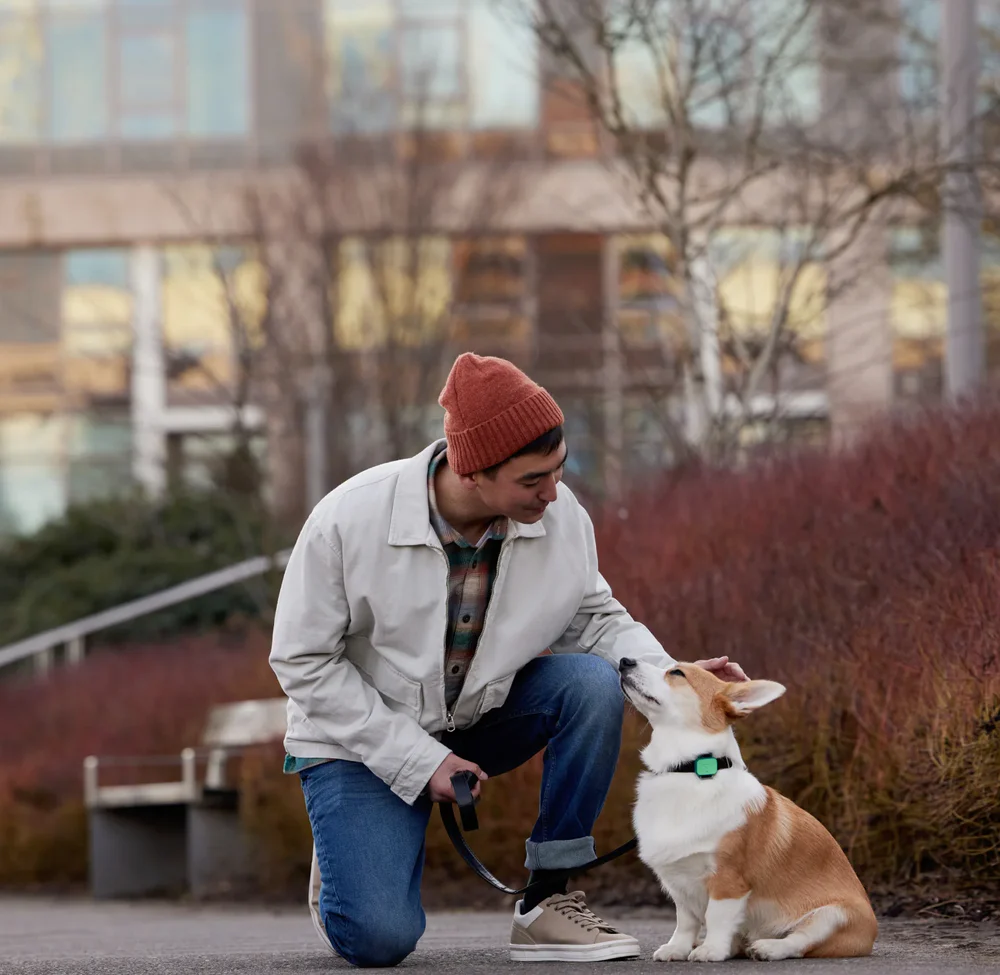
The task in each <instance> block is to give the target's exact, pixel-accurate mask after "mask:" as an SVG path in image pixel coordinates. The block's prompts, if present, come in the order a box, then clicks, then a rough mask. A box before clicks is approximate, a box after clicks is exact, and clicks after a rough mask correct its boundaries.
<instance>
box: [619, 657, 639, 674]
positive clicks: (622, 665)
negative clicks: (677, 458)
mask: <svg viewBox="0 0 1000 975" xmlns="http://www.w3.org/2000/svg"><path fill="white" fill-rule="evenodd" d="M635 666H637V664H636V662H635V661H634V660H633V659H632V658H631V657H622V659H621V660H619V661H618V670H619V672H620V673H622V674H624V673H625V671H626V670H631V669H632V668H633V667H635Z"/></svg>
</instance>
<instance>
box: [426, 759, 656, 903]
mask: <svg viewBox="0 0 1000 975" xmlns="http://www.w3.org/2000/svg"><path fill="white" fill-rule="evenodd" d="M477 781H478V780H477V779H476V777H475V775H473V773H472V772H457V773H456V774H455V775H453V776H452V777H451V786H452V788H453V789H454V790H455V801H456V802H457V803H458V811H459V813H460V815H461V817H462V828H461V829H459V827H458V822H457V821H456V819H455V811H454V809H452V808H451V803H450V802H440V803H438V808H439V809H440V811H441V822H442V823H444V830H445V832H446V833H447V834H448V838H449V839H450V840H451V842H452V844H453V845H454V847H455V849H456V850H457V851H458V854H459V856H460V857H461V858H462V859H463V860H464V861H465V862H466V863H467V864H468V865H469V866H470V867H472V869H473V870H474V871H475V872H476V873H477V874H478V875H479V876H480V877H481V878H482V879H483V880H485V881H486V883H488V884H489V885H490V886H491V887H495V888H496V889H497V890H499V891H501V892H502V893H504V894H523V893H524V892H525V891H527V890H528V889H529V888H531V887H532V886H533V885H532V884H528V886H527V887H521V888H520V889H519V890H515V889H514V888H513V887H508V886H507V885H506V884H503V883H501V882H500V881H499V880H497V878H496V877H494V876H493V874H491V873H490V872H489V870H487V869H486V867H484V866H483V864H482V863H481V862H480V860H479V858H478V857H477V856H476V854H475V853H473V852H472V850H470V849H469V844H468V843H466V842H465V837H464V836H463V835H462V830H465V832H467V833H470V832H473V831H474V830H477V829H479V817H478V816H476V801H477V800H475V799H473V798H472V787H473V786H474V785H475V783H476V782H477ZM637 842H638V841H637V840H636V839H635V837H633V838H632V839H630V840H629V841H628V842H627V843H623V844H622V845H621V846H619V847H618V849H616V850H612V851H611V852H610V853H605V854H604V856H601V857H597V859H596V860H591V861H590V862H589V863H585V864H583V866H581V867H573V869H572V870H567V871H566V872H567V873H584V872H585V871H587V870H593V869H594V868H595V867H600V866H602V865H603V864H605V863H610V862H611V861H612V860H617V859H618V857H620V856H624V855H625V854H626V853H630V852H631V851H632V850H634V849H635V847H636V843H637Z"/></svg>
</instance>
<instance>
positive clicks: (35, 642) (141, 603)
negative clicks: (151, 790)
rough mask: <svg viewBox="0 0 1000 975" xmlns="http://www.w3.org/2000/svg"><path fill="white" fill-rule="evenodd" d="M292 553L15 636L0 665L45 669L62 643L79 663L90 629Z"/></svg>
mask: <svg viewBox="0 0 1000 975" xmlns="http://www.w3.org/2000/svg"><path fill="white" fill-rule="evenodd" d="M291 554H292V550H291V549H285V550H284V551H282V552H278V553H277V554H276V555H273V556H271V555H258V556H256V557H255V558H252V559H246V560H245V561H243V562H237V563H236V565H231V566H229V567H227V568H225V569H217V570H216V571H215V572H209V573H206V574H205V575H203V576H197V577H196V578H194V579H189V580H188V581H187V582H182V583H180V584H179V585H176V586H171V587H170V588H169V589H163V590H161V591H160V592H156V593H152V594H151V595H149V596H142V597H140V598H139V599H133V600H131V601H130V602H127V603H122V604H121V605H120V606H114V607H112V608H111V609H105V610H102V611H101V612H100V613H94V614H92V615H91V616H84V617H83V618H82V619H78V620H74V621H73V622H72V623H64V624H63V625H62V626H57V627H54V628H53V629H51V630H46V631H45V632H44V633H37V634H35V636H29V637H27V638H26V639H24V640H18V642H17V643H11V644H8V645H7V646H6V647H0V667H6V666H9V665H10V664H14V663H17V662H18V661H20V660H25V659H27V658H28V657H35V658H36V669H37V670H39V671H41V672H43V673H44V672H46V671H48V670H49V669H50V668H51V667H52V664H53V662H54V655H53V651H54V650H55V648H56V647H58V646H61V645H64V644H65V645H66V647H67V656H68V659H69V660H70V662H73V663H78V662H79V661H80V660H81V659H82V657H83V646H84V644H83V641H84V639H85V638H86V637H87V636H89V635H90V634H91V633H96V632H97V631H99V630H106V629H107V628H108V627H111V626H117V625H118V624H119V623H127V622H129V621H130V620H134V619H138V618H139V617H140V616H148V615H149V614H150V613H155V612H156V611H157V610H161V609H166V608H167V607H168V606H176V605H177V603H182V602H184V601H185V600H187V599H193V598H195V597H196V596H204V595H205V594H206V593H210V592H215V590H217V589H224V588H225V587H226V586H231V585H233V584H234V583H236V582H243V581H244V580H245V579H251V578H253V577H254V576H259V575H263V574H264V573H265V572H267V571H268V570H269V569H272V568H275V569H283V568H284V567H285V565H286V564H287V563H288V557H289V556H290V555H291Z"/></svg>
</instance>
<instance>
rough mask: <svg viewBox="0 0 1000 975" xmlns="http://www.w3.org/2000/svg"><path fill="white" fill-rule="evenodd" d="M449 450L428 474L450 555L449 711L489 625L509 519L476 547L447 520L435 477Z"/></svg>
mask: <svg viewBox="0 0 1000 975" xmlns="http://www.w3.org/2000/svg"><path fill="white" fill-rule="evenodd" d="M446 458H447V451H446V450H441V451H440V452H439V453H437V454H435V455H434V458H433V459H432V460H431V463H430V467H429V469H428V473H427V500H428V502H429V504H428V507H429V508H430V515H431V524H432V525H433V526H434V531H436V532H437V536H438V538H439V539H440V540H441V544H442V546H443V547H444V551H445V554H446V555H447V556H448V566H449V572H448V635H447V637H446V639H445V659H444V691H445V694H444V699H445V704H447V706H448V709H449V710H451V707H452V705H454V703H455V701H456V700H458V695H459V693H460V692H461V690H462V684H464V683H465V675H466V673H468V670H469V665H470V664H471V663H472V658H473V657H474V656H475V655H476V647H477V646H478V645H479V636H480V634H481V633H482V632H483V623H485V622H486V608H487V606H488V605H489V601H490V595H491V594H492V592H493V584H494V582H496V576H497V565H498V563H499V560H500V546H501V545H502V544H503V540H504V537H505V536H506V534H507V519H506V518H503V517H499V518H496V519H495V520H494V521H493V523H492V524H491V525H490V527H489V528H487V529H486V531H485V532H484V533H483V535H482V537H481V538H480V539H479V541H478V542H476V544H475V545H472V544H470V543H469V542H468V541H466V539H465V538H463V537H462V535H461V534H459V532H457V531H455V529H454V528H452V527H451V525H449V524H448V522H446V521H445V520H444V518H442V517H441V512H440V511H438V507H437V496H436V494H435V492H434V475H435V474H436V473H437V470H438V468H439V467H440V465H441V464H442V463H443V462H444V461H445V460H446Z"/></svg>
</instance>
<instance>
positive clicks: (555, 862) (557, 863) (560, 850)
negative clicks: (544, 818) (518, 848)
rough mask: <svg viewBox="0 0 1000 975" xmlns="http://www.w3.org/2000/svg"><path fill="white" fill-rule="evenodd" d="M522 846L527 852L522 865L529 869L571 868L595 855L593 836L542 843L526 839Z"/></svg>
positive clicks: (580, 865)
mask: <svg viewBox="0 0 1000 975" xmlns="http://www.w3.org/2000/svg"><path fill="white" fill-rule="evenodd" d="M524 847H525V850H527V853H528V856H527V859H526V860H525V861H524V865H525V866H526V867H527V868H528V869H529V870H572V869H573V868H574V867H582V866H583V865H584V864H585V863H590V861H591V860H593V859H595V858H596V857H597V848H596V847H595V846H594V837H593V836H581V837H579V839H575V840H547V841H546V842H544V843H535V842H533V841H532V840H526V841H525V844H524Z"/></svg>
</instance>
